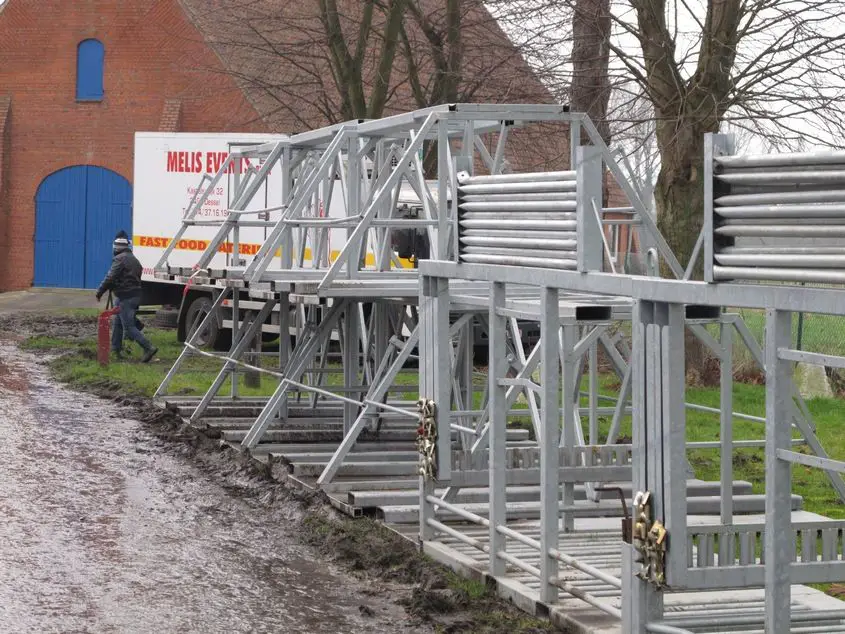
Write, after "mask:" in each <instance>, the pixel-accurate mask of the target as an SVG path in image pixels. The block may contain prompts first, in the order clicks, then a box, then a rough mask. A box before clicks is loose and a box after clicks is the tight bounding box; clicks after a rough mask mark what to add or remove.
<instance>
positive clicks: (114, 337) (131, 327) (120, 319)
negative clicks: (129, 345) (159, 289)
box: [111, 296, 153, 352]
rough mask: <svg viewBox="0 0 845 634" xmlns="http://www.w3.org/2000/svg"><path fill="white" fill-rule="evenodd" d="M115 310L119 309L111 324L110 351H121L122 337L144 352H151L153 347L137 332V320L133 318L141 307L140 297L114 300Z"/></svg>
mask: <svg viewBox="0 0 845 634" xmlns="http://www.w3.org/2000/svg"><path fill="white" fill-rule="evenodd" d="M114 301H115V308H119V309H120V312H119V313H118V314H117V315H115V317H114V320H113V322H112V333H111V349H112V351H113V352H117V351H118V350H121V349H122V347H123V337H124V335H125V336H126V338H127V339H130V340H131V341H136V342H137V343H138V345H139V346H141V347H142V348H143V349H144V351H145V352H146V351H149V350H152V348H153V346H152V344H151V343H150V342H149V340H148V339H147V338H146V337H145V336H144V335H143V334H142V333H141V331H140V330H138V319H137V317H136V316H135V315H136V313H137V312H138V307H139V306H140V305H141V297H140V296H136V297H126V298H124V299H120V298H115V300H114Z"/></svg>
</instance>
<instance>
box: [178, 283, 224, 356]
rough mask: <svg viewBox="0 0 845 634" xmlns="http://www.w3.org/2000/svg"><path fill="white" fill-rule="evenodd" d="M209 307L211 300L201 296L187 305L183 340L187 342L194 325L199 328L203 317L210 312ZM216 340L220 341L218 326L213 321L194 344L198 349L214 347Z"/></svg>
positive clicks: (215, 321)
mask: <svg viewBox="0 0 845 634" xmlns="http://www.w3.org/2000/svg"><path fill="white" fill-rule="evenodd" d="M211 306H212V301H211V298H209V297H205V296H202V295H199V296H197V297H195V298H194V300H193V301H192V302H191V303H190V304H189V305H188V309H187V310H186V311H185V340H188V339H189V338H190V337H191V334H193V329H194V327H195V324H196V326H199V324H200V323H201V322H202V320H203V319H205V316H206V315H207V314H208V313H209V311H210V310H211ZM218 339H220V324H219V323H218V322H217V320H216V319H214V320H212V322H211V324H210V325H209V326H208V327H207V328H206V329H205V331H204V332H202V333H201V334H200V336H199V337H198V339H197V340H196V341H195V342H194V343H195V344H196V345H197V346H198V347H200V348H206V347H209V346H211V347H216V345H217V340H218Z"/></svg>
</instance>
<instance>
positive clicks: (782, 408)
mask: <svg viewBox="0 0 845 634" xmlns="http://www.w3.org/2000/svg"><path fill="white" fill-rule="evenodd" d="M791 342H792V313H791V312H788V311H779V310H771V309H769V310H767V311H766V351H765V354H766V535H765V540H764V559H765V566H766V572H765V579H766V621H765V625H766V632H769V633H770V634H786V633H787V632H789V630H790V618H791V616H790V595H791V588H790V574H789V569H790V565H791V563H792V561H793V559H794V547H795V542H794V540H793V535H792V504H791V493H792V491H791V478H792V469H791V464H790V463H789V462H787V461H786V460H782V459H780V458H779V457H778V450H779V449H784V450H789V449H790V441H791V437H792V426H791V424H790V422H791V420H792V419H791V416H790V413H791V406H792V390H791V389H790V386H789V382H790V379H791V369H792V368H791V364H790V363H789V362H788V361H781V360H780V359H779V358H778V349H780V348H789V345H790V343H791Z"/></svg>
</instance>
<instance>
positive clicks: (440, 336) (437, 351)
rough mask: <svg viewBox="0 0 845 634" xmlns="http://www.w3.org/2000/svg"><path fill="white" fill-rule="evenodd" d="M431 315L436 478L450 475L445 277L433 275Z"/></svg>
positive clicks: (449, 347)
mask: <svg viewBox="0 0 845 634" xmlns="http://www.w3.org/2000/svg"><path fill="white" fill-rule="evenodd" d="M434 279H435V280H436V282H435V284H434V287H433V289H432V292H433V297H434V300H435V301H434V302H433V306H432V313H433V314H432V318H433V321H434V330H433V331H432V342H431V346H432V350H431V354H432V361H433V363H434V368H435V372H434V386H433V387H434V394H433V397H434V402H435V404H436V405H437V472H438V480H450V479H451V477H452V473H451V472H452V417H451V411H452V363H451V356H450V355H451V350H452V341H451V336H450V334H449V333H450V328H449V304H450V299H449V280H448V279H447V278H442V277H438V278H434Z"/></svg>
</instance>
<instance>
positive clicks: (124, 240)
mask: <svg viewBox="0 0 845 634" xmlns="http://www.w3.org/2000/svg"><path fill="white" fill-rule="evenodd" d="M128 248H129V235H128V234H127V233H126V232H125V231H123V229H121V230H120V231H118V232H117V235H116V236H115V237H114V243H113V244H112V249H113V250H114V252H115V253H119V252H121V251H126V250H127V249H128Z"/></svg>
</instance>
